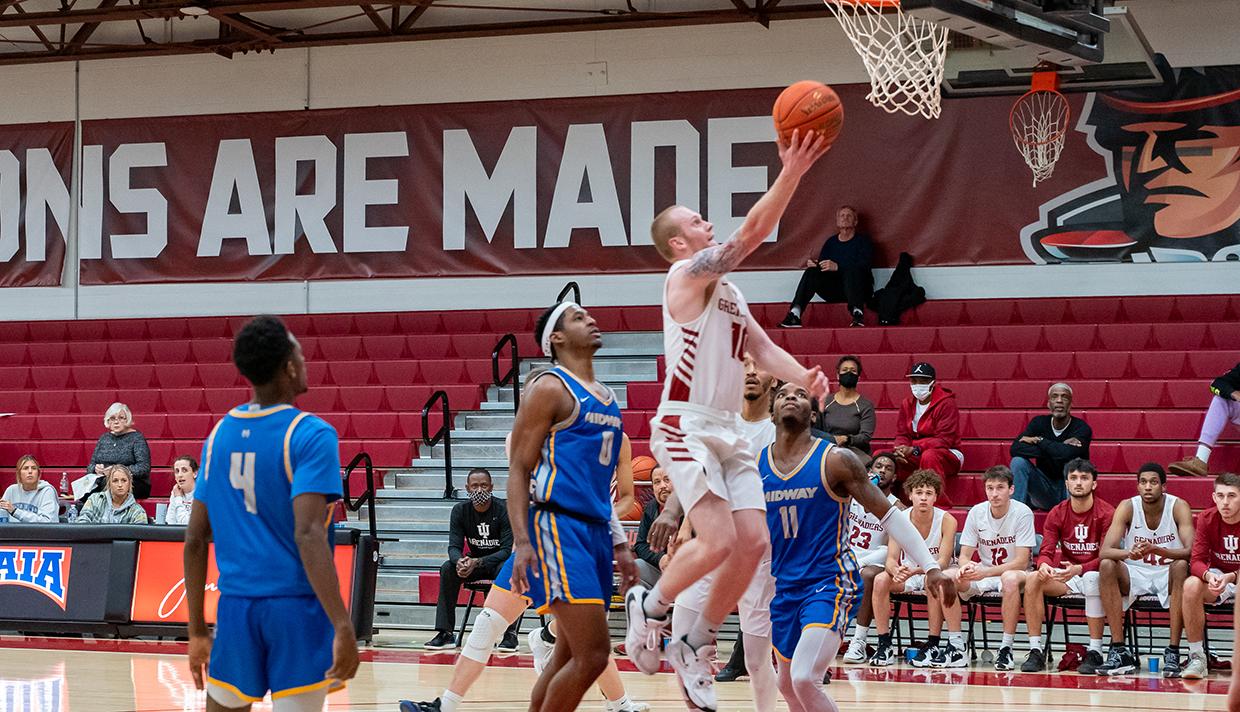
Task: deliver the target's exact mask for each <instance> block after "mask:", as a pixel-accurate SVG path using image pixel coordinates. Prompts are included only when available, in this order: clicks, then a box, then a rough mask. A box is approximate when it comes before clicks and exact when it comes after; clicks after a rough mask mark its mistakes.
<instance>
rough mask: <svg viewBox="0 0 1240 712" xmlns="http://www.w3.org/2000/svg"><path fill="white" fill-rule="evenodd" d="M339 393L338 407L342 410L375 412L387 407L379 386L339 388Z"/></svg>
mask: <svg viewBox="0 0 1240 712" xmlns="http://www.w3.org/2000/svg"><path fill="white" fill-rule="evenodd" d="M413 387H414V388H416V386H413ZM339 393H340V406H341V407H342V408H343V409H344V410H362V411H375V410H383V409H384V408H386V407H387V406H386V405H385V400H384V389H383V387H381V386H341V387H340V388H339Z"/></svg>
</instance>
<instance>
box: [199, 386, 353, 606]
mask: <svg viewBox="0 0 1240 712" xmlns="http://www.w3.org/2000/svg"><path fill="white" fill-rule="evenodd" d="M201 474H202V477H201V479H200V481H199V484H198V487H197V488H196V489H195V490H194V498H195V499H197V500H198V501H200V502H202V503H203V504H205V505H206V506H207V513H208V514H209V515H210V520H211V532H212V535H213V537H214V539H215V563H216V566H217V567H218V568H219V570H220V581H219V586H220V592H221V593H223V594H226V595H229V596H250V597H271V596H313V595H314V590H313V589H312V588H310V581H309V580H308V579H307V578H306V572H305V569H304V568H302V563H301V554H300V553H298V550H297V541H296V540H295V538H294V519H293V498H294V497H296V496H297V495H299V494H306V493H316V494H322V495H326V497H327V501H328V502H334V501H335V500H337V499H340V496H341V486H340V449H339V444H338V440H337V437H336V429H335V428H333V427H332V426H330V425H328V424H327V423H326V422H324V421H323V419H322V418H319V417H318V416H316V415H311V414H310V413H305V412H302V411H300V410H298V409H297V408H294V407H293V406H291V405H277V406H272V407H270V408H262V409H260V408H259V407H258V405H257V404H253V403H251V404H248V405H243V406H239V407H237V408H234V409H232V410H231V411H229V413H228V415H226V416H224V419H223V420H221V421H220V422H219V423H217V424H216V425H215V428H214V429H213V430H212V431H211V435H210V436H209V437H208V438H207V441H206V443H205V444H204V445H203V449H202V473H201ZM323 516H324V517H327V516H329V512H324V513H323ZM332 530H333V527H332V526H331V524H330V523H329V524H328V527H327V536H328V544H329V545H330V544H331V543H332V533H333V532H332Z"/></svg>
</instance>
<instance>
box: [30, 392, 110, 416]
mask: <svg viewBox="0 0 1240 712" xmlns="http://www.w3.org/2000/svg"><path fill="white" fill-rule="evenodd" d="M34 408H35V410H36V411H37V412H39V413H44V414H48V415H55V414H58V413H69V412H72V408H73V391H70V390H54V391H53V390H36V391H35V392H34ZM99 417H100V419H102V418H103V414H102V413H100V414H99Z"/></svg>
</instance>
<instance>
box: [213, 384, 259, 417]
mask: <svg viewBox="0 0 1240 712" xmlns="http://www.w3.org/2000/svg"><path fill="white" fill-rule="evenodd" d="M202 397H203V402H204V403H205V404H206V407H207V412H209V413H213V414H214V413H218V414H220V415H223V414H224V413H227V412H228V411H230V410H232V409H233V408H236V407H237V406H239V405H241V404H243V403H247V402H249V400H250V389H249V388H244V387H237V388H204V389H203V391H202Z"/></svg>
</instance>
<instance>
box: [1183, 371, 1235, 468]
mask: <svg viewBox="0 0 1240 712" xmlns="http://www.w3.org/2000/svg"><path fill="white" fill-rule="evenodd" d="M1210 392H1211V393H1213V394H1214V397H1213V398H1211V399H1210V407H1209V408H1208V409H1207V410H1206V418H1205V421H1204V422H1203V423H1202V424H1201V435H1200V436H1199V437H1198V438H1197V454H1195V455H1193V456H1192V457H1188V458H1185V459H1183V460H1180V461H1179V462H1173V463H1171V464H1170V465H1168V466H1167V469H1168V470H1169V471H1170V472H1171V473H1172V474H1175V475H1189V476H1192V477H1208V476H1209V475H1210V468H1209V466H1208V465H1207V463H1208V462H1209V461H1210V451H1211V450H1213V449H1214V445H1215V444H1216V443H1217V442H1218V438H1219V436H1220V435H1222V434H1223V428H1225V427H1227V423H1228V421H1230V422H1231V424H1232V425H1235V426H1240V363H1238V364H1236V367H1235V368H1233V369H1231V370H1230V371H1228V372H1227V373H1224V374H1223V375H1221V376H1219V377H1218V378H1216V379H1214V381H1213V382H1212V383H1210Z"/></svg>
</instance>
